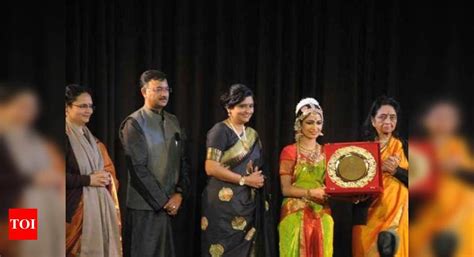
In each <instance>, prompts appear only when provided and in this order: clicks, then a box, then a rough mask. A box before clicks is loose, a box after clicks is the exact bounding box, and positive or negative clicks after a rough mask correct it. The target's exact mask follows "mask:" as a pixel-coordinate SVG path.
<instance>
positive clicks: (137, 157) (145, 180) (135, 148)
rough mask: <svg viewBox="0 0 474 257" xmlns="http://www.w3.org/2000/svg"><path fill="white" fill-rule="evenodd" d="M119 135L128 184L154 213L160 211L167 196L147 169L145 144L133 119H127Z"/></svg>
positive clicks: (140, 131) (143, 136)
mask: <svg viewBox="0 0 474 257" xmlns="http://www.w3.org/2000/svg"><path fill="white" fill-rule="evenodd" d="M119 135H120V141H121V142H122V145H123V148H124V150H125V159H126V163H127V168H128V170H129V173H130V184H131V185H132V186H133V188H134V189H136V191H137V192H138V193H139V194H140V196H141V197H143V199H144V200H145V201H146V202H147V203H148V205H150V207H151V208H153V209H154V210H155V211H159V210H161V209H162V208H163V206H164V205H165V204H166V203H167V202H168V196H167V195H166V193H165V192H164V191H163V190H162V189H161V186H160V184H159V182H158V180H156V178H155V177H154V176H153V174H152V172H151V171H150V170H149V169H148V168H147V163H148V150H147V143H146V140H145V135H144V134H143V132H142V130H141V128H140V126H139V125H138V123H137V122H136V121H135V120H134V119H133V118H128V119H127V120H125V121H124V122H123V123H122V126H121V127H120V131H119Z"/></svg>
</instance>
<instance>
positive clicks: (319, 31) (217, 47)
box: [0, 0, 474, 257]
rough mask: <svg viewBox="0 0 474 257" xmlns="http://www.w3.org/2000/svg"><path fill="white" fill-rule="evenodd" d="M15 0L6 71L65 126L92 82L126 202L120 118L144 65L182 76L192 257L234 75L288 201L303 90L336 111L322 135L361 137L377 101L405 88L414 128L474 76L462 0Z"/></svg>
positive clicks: (177, 103) (186, 228)
mask: <svg viewBox="0 0 474 257" xmlns="http://www.w3.org/2000/svg"><path fill="white" fill-rule="evenodd" d="M13 6H14V7H13V8H10V9H8V8H5V9H3V8H2V10H1V11H0V12H1V14H2V15H1V17H0V19H2V22H1V23H2V25H5V24H6V25H7V26H6V28H5V29H3V30H2V40H1V43H2V44H5V47H2V48H1V51H2V52H1V53H2V55H1V56H2V58H3V59H2V64H1V65H2V66H1V67H2V68H1V69H0V74H1V79H2V80H8V81H13V80H14V81H17V80H19V81H26V82H30V83H32V84H34V85H36V88H38V89H39V91H40V92H41V93H42V94H43V95H44V97H43V98H44V101H43V102H44V105H43V106H44V111H45V112H44V113H45V114H44V116H45V117H44V118H43V119H42V120H41V122H40V123H41V124H42V126H41V127H42V128H43V130H44V131H46V132H49V133H51V134H53V135H54V134H55V135H60V136H62V135H64V134H63V129H64V127H63V119H64V109H63V108H64V104H63V102H62V101H63V100H62V99H63V97H64V96H63V93H64V86H65V85H66V84H68V83H79V84H82V85H86V86H89V87H91V88H92V90H93V93H94V95H93V99H94V102H95V104H96V106H97V109H96V112H95V113H94V115H93V118H92V121H91V123H90V124H89V127H90V129H91V130H92V131H93V133H94V134H95V135H96V136H97V137H98V138H99V139H101V140H102V141H103V142H104V143H105V144H106V145H107V147H108V149H109V152H110V154H111V157H112V159H113V160H114V162H115V164H116V167H117V172H118V177H119V179H120V182H121V185H122V186H121V188H120V192H119V193H120V197H121V200H122V203H124V199H125V193H126V186H125V185H126V170H125V162H124V158H123V152H122V149H121V145H120V142H119V139H118V127H119V124H120V122H121V121H122V120H123V119H124V118H125V117H126V116H127V115H128V114H129V113H131V112H133V111H134V110H136V109H137V108H139V107H140V106H141V105H142V103H143V99H142V97H141V95H140V92H139V88H138V78H139V76H140V74H141V72H143V71H144V70H146V69H160V70H163V71H164V72H166V73H167V74H168V75H169V79H168V81H169V84H170V86H171V87H173V90H174V91H173V94H172V95H171V101H170V104H169V106H168V107H167V110H168V111H170V112H172V113H174V114H176V115H177V116H178V118H179V120H180V122H181V124H182V126H183V127H184V128H185V129H186V131H187V134H188V136H189V138H190V142H189V154H190V159H191V164H192V173H191V175H192V176H191V181H192V190H191V191H192V194H191V196H190V198H189V199H188V200H187V201H186V203H185V206H184V209H182V211H181V214H180V215H179V216H178V217H177V218H176V219H177V221H178V222H176V224H177V225H176V230H177V231H178V232H179V233H178V235H177V237H178V239H179V240H178V247H177V249H178V252H179V256H199V234H200V229H199V219H200V204H199V202H200V194H201V191H202V189H203V186H204V184H205V173H204V169H203V163H204V157H205V136H206V132H207V130H208V129H210V128H211V126H212V125H213V124H214V123H216V122H218V121H220V120H222V119H224V118H225V112H224V111H223V110H222V108H221V107H220V106H219V101H218V98H219V96H220V94H221V93H222V92H223V91H224V90H225V89H227V88H228V87H229V85H230V84H232V83H236V82H240V83H244V84H246V85H248V86H249V87H250V88H252V89H253V90H254V92H255V95H256V99H255V100H256V111H255V115H254V117H253V119H252V121H251V124H250V125H251V126H252V127H254V128H255V129H256V130H257V131H258V132H259V134H260V137H261V139H262V142H263V148H264V156H265V159H266V162H267V166H266V168H267V169H268V170H269V171H271V173H272V174H273V176H272V177H271V178H270V179H271V181H272V183H273V185H274V186H275V187H274V192H273V195H274V197H273V203H271V204H272V205H273V208H275V210H276V213H278V212H279V205H280V200H281V198H280V189H279V177H278V175H277V174H278V156H279V152H280V150H281V149H282V147H283V146H285V145H287V144H290V143H292V142H293V122H294V108H295V105H296V103H297V102H298V101H299V100H300V99H301V98H302V97H307V96H311V97H315V98H316V99H318V100H319V101H320V103H321V105H322V107H323V109H324V114H325V124H324V134H325V136H324V137H323V140H322V141H323V142H339V141H352V140H358V138H359V128H360V125H361V124H362V122H363V120H364V119H365V115H366V113H367V111H368V109H369V106H370V104H371V102H372V101H373V100H374V99H375V98H376V97H377V96H379V95H381V94H388V95H391V96H393V97H395V98H397V99H398V100H399V101H400V102H401V105H402V111H403V113H402V116H401V119H400V120H399V126H400V132H401V135H402V136H403V137H405V138H406V137H407V135H408V120H409V119H408V115H409V114H410V112H411V111H412V110H413V109H415V108H416V107H417V106H418V104H419V101H421V100H424V99H425V96H428V95H430V94H432V93H433V92H434V89H435V88H444V89H446V90H449V89H451V90H456V89H458V90H459V89H461V88H462V87H463V86H467V85H470V84H472V83H473V82H474V81H473V76H472V72H471V70H472V68H473V65H472V57H473V48H472V45H474V44H473V43H474V42H473V41H474V40H473V39H472V34H473V33H472V32H473V27H472V26H471V25H470V24H472V17H471V16H472V15H471V14H470V13H469V12H468V10H469V9H468V8H465V7H463V6H462V5H455V4H450V5H446V3H443V4H436V3H434V2H433V1H430V2H426V3H421V2H417V3H413V1H402V2H400V1H396V0H388V1H376V0H365V1H363V0H352V1H342V0H330V1H329V0H301V1H281V0H275V1H270V0H262V1H251V0H230V1H219V0H214V1H185V0H176V1H163V0H142V1H138V0H135V1H132V0H130V1H111V0H94V1H92V0H81V1H79V0H71V1H65V2H63V3H58V4H56V5H55V7H54V6H53V3H49V2H48V3H41V4H40V3H36V4H30V5H28V6H23V3H20V2H18V3H14V5H13ZM53 9H54V11H53ZM3 21H5V22H3ZM10 25H13V26H10ZM417 88H421V89H422V90H416V89H417ZM54 92H56V94H54ZM466 95H467V94H464V95H463V96H464V97H466V98H467V96H466ZM468 107H469V108H471V109H470V110H472V105H470V106H468ZM50 123H52V125H51V124H50ZM470 128H472V123H471V125H470ZM333 207H334V212H333V216H334V219H335V238H334V242H335V245H334V248H335V254H334V256H335V257H347V256H350V255H351V253H350V252H351V247H350V245H351V226H350V224H351V218H350V212H349V208H348V206H347V205H345V204H342V203H334V206H333Z"/></svg>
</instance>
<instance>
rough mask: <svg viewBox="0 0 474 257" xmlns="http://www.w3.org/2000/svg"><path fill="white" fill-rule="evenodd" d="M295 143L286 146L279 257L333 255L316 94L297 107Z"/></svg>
mask: <svg viewBox="0 0 474 257" xmlns="http://www.w3.org/2000/svg"><path fill="white" fill-rule="evenodd" d="M295 114H296V121H295V133H296V136H295V138H296V143H295V144H291V145H288V146H286V147H285V148H283V150H282V152H281V155H280V176H281V187H282V193H283V197H284V199H283V203H282V207H281V216H280V223H279V225H278V232H279V235H280V246H279V247H280V257H302V256H304V257H330V256H332V254H333V219H332V217H331V214H330V209H329V206H328V205H327V203H326V200H327V197H328V196H327V195H326V193H325V191H324V175H325V170H326V166H325V156H324V154H323V152H322V150H321V149H322V146H321V145H319V144H318V143H317V142H316V139H317V138H318V137H319V136H320V135H322V132H321V131H322V127H323V111H322V109H321V106H320V105H319V103H318V101H316V100H315V99H313V98H305V99H303V100H301V101H300V102H299V103H298V105H297V107H296V111H295Z"/></svg>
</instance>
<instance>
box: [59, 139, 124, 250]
mask: <svg viewBox="0 0 474 257" xmlns="http://www.w3.org/2000/svg"><path fill="white" fill-rule="evenodd" d="M96 142H97V145H98V148H99V150H100V153H101V154H102V157H103V158H104V170H106V171H107V172H109V173H110V174H111V175H112V180H111V183H110V184H109V185H108V186H107V187H106V188H107V190H108V191H109V193H110V195H111V197H112V199H113V201H114V206H115V210H116V215H117V221H118V225H119V228H120V227H121V222H120V221H121V218H120V207H119V200H118V197H117V190H118V181H117V177H116V173H115V166H114V164H113V162H112V159H111V158H110V156H109V154H108V152H107V148H106V147H105V145H104V144H103V143H102V142H100V141H99V140H97V141H96ZM83 208H84V203H83V201H82V199H81V201H80V202H79V204H78V206H77V209H76V210H75V212H74V215H73V216H72V220H71V223H66V256H67V257H76V256H79V254H80V251H81V234H82V217H83V210H84V209H83Z"/></svg>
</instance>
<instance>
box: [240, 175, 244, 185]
mask: <svg viewBox="0 0 474 257" xmlns="http://www.w3.org/2000/svg"><path fill="white" fill-rule="evenodd" d="M239 185H240V186H245V177H244V176H240V180H239Z"/></svg>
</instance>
